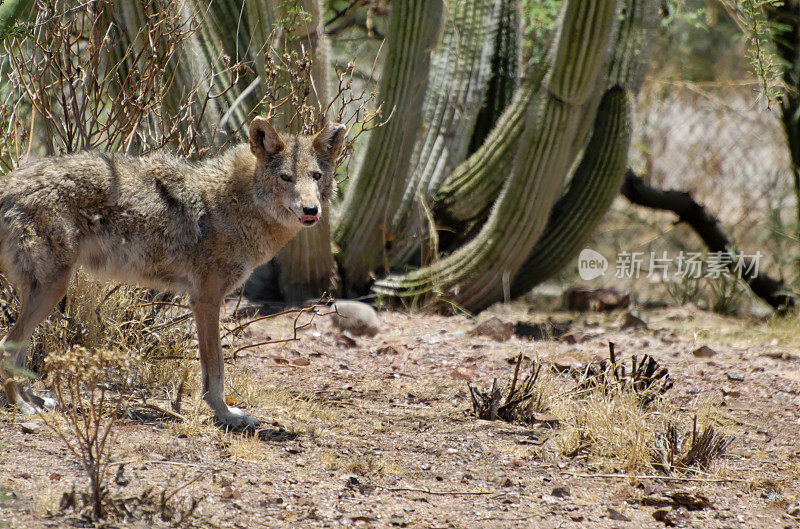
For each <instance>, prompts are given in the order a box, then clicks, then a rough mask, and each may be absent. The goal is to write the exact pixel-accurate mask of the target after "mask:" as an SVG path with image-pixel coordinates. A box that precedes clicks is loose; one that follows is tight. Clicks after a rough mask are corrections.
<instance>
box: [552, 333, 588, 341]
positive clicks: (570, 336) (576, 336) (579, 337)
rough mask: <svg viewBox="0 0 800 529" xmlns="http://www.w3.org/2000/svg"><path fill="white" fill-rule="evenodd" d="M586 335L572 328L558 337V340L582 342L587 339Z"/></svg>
mask: <svg viewBox="0 0 800 529" xmlns="http://www.w3.org/2000/svg"><path fill="white" fill-rule="evenodd" d="M587 338H588V336H587V335H586V334H585V333H582V332H581V331H578V330H572V331H568V332H565V333H564V334H562V335H561V336H559V337H558V340H559V341H561V342H564V343H568V344H576V343H582V342H585V341H586V340H587Z"/></svg>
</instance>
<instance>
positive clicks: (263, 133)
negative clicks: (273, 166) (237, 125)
mask: <svg viewBox="0 0 800 529" xmlns="http://www.w3.org/2000/svg"><path fill="white" fill-rule="evenodd" d="M285 148H286V145H285V144H284V143H283V141H282V140H281V137H280V136H278V133H277V132H276V131H275V129H274V128H272V125H270V123H269V121H267V120H266V119H264V118H255V119H253V122H252V123H250V150H251V151H253V154H255V155H256V157H258V158H261V159H263V158H265V157H267V156H271V155H273V154H278V153H279V152H281V151H282V150H283V149H285Z"/></svg>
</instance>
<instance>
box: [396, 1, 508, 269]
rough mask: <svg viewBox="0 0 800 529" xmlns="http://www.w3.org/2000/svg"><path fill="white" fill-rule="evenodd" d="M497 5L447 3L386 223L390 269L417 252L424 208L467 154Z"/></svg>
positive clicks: (491, 48) (489, 60)
mask: <svg viewBox="0 0 800 529" xmlns="http://www.w3.org/2000/svg"><path fill="white" fill-rule="evenodd" d="M502 3H503V2H502V0H457V1H453V2H450V3H449V8H448V13H447V15H448V16H447V19H446V20H447V22H446V24H445V30H444V34H443V37H442V40H441V42H440V44H439V45H438V46H437V48H436V49H435V50H434V52H433V54H432V55H431V71H430V76H429V80H428V89H427V91H426V93H425V101H424V103H423V124H422V135H421V137H420V139H419V140H418V141H417V144H416V146H415V147H414V151H413V154H412V156H411V167H410V169H409V173H408V176H407V177H406V180H405V186H404V191H403V196H402V198H401V200H400V204H399V206H398V208H397V211H396V213H395V215H394V217H393V219H392V222H391V224H390V227H389V229H390V231H391V232H392V234H393V236H394V241H395V243H394V245H393V246H392V247H391V250H390V251H389V252H388V253H389V261H390V263H391V264H393V265H396V264H401V265H402V264H404V263H405V262H407V261H408V260H409V259H410V258H411V256H412V255H413V254H414V253H416V252H417V251H418V250H419V246H420V241H421V240H422V239H424V238H425V237H424V236H423V233H424V232H425V231H427V222H426V221H425V218H424V214H423V213H422V212H421V211H420V207H419V204H420V203H427V202H429V201H430V198H431V196H432V194H433V193H434V191H435V190H436V189H437V188H438V187H439V186H440V185H441V183H442V180H443V179H444V177H445V176H446V175H447V174H449V173H450V172H452V170H453V169H454V168H455V167H456V165H458V164H459V163H460V162H461V161H463V159H464V158H465V157H466V155H467V148H468V146H469V141H470V138H471V132H472V129H473V127H474V123H475V120H476V119H477V113H478V111H479V109H480V107H481V101H482V99H483V96H484V93H485V92H486V86H487V83H488V82H489V78H490V76H491V74H492V70H491V65H492V57H493V52H494V45H495V41H496V33H497V32H498V31H499V29H500V28H499V24H498V22H499V15H500V9H501V4H502Z"/></svg>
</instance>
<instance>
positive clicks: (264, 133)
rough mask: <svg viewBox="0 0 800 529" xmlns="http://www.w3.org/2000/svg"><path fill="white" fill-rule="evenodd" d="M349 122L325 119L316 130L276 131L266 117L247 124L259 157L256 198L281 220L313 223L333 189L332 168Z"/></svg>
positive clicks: (283, 221) (291, 224) (290, 224)
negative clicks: (313, 132)
mask: <svg viewBox="0 0 800 529" xmlns="http://www.w3.org/2000/svg"><path fill="white" fill-rule="evenodd" d="M346 131H347V128H346V127H345V126H344V125H340V124H338V123H328V124H327V125H325V127H324V128H323V129H322V130H321V131H320V132H318V133H317V134H316V135H314V136H305V135H290V134H278V133H277V132H276V131H275V129H274V128H273V127H272V125H270V124H269V122H268V121H267V120H265V119H262V118H255V119H254V120H253V122H252V123H251V124H250V150H251V151H252V152H253V154H254V155H255V157H256V158H257V160H258V161H257V163H256V175H255V176H256V186H255V193H256V195H257V198H258V199H259V200H260V201H261V202H262V203H263V204H264V206H265V208H267V209H269V210H270V213H271V214H272V215H273V216H274V217H275V219H276V220H277V221H278V222H280V223H281V224H284V225H287V226H297V225H298V224H299V225H301V226H313V225H314V224H316V223H317V221H319V218H320V215H322V208H323V207H327V206H328V201H329V200H330V199H331V196H332V195H333V183H334V182H333V173H334V171H335V170H336V159H337V158H338V157H339V153H340V152H341V150H342V144H343V142H344V135H345V132H346Z"/></svg>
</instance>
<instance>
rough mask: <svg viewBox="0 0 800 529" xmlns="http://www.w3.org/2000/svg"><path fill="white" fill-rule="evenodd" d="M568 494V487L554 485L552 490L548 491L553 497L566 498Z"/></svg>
mask: <svg viewBox="0 0 800 529" xmlns="http://www.w3.org/2000/svg"><path fill="white" fill-rule="evenodd" d="M569 494H570V493H569V487H555V488H554V489H553V492H551V493H550V495H551V496H553V497H555V498H567V497H569Z"/></svg>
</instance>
